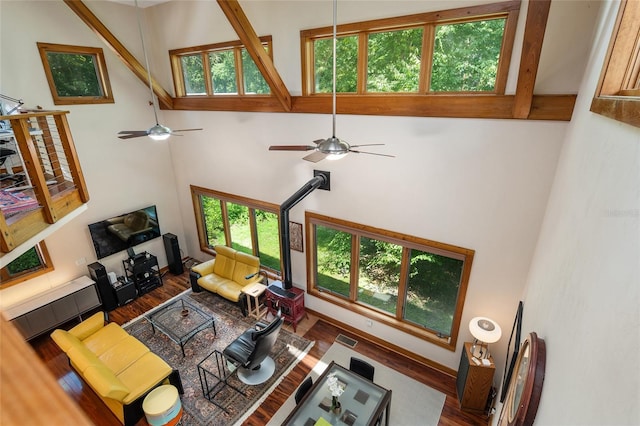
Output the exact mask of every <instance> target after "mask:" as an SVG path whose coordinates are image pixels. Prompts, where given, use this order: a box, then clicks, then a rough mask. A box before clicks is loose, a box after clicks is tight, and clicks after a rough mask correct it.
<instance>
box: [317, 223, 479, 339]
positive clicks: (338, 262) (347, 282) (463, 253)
mask: <svg viewBox="0 0 640 426" xmlns="http://www.w3.org/2000/svg"><path fill="white" fill-rule="evenodd" d="M306 220H307V222H309V223H310V224H311V229H312V230H313V233H312V236H311V239H310V242H311V246H312V247H313V251H312V258H311V264H310V268H311V271H310V275H309V284H308V291H309V293H310V294H312V295H314V296H316V297H320V298H323V299H327V300H328V301H330V302H333V303H336V304H338V305H341V306H344V307H346V308H347V309H350V310H353V311H356V312H358V313H361V314H363V315H365V316H371V317H372V318H375V319H376V320H381V321H383V322H387V323H388V324H389V325H392V326H394V327H398V328H402V329H407V330H412V332H413V333H414V334H415V333H419V334H421V335H424V336H425V337H426V338H428V339H429V340H434V341H437V342H439V343H442V340H445V341H446V342H447V343H448V344H449V345H452V346H453V347H455V338H456V337H457V334H458V330H457V326H458V325H459V323H460V318H461V315H462V306H463V304H464V300H463V298H462V297H461V295H462V294H465V293H466V286H467V280H468V277H469V274H470V271H471V263H472V261H473V254H474V253H473V250H469V249H464V248H461V247H455V246H450V245H447V244H444V243H437V242H433V241H429V240H424V239H421V238H417V237H413V236H409V235H401V234H398V233H395V232H391V231H386V230H382V229H377V228H371V227H367V226H364V225H360V224H355V223H350V222H346V221H344V220H337V219H336V220H334V219H332V218H329V217H327V216H321V215H318V214H315V213H311V212H307V213H306ZM355 260H357V262H355Z"/></svg>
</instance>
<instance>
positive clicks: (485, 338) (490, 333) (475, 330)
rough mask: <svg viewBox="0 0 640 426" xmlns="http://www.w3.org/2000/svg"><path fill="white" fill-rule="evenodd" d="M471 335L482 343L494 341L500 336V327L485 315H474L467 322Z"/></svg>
mask: <svg viewBox="0 0 640 426" xmlns="http://www.w3.org/2000/svg"><path fill="white" fill-rule="evenodd" d="M469 331H470V332H471V335H472V336H473V337H475V338H476V339H478V340H479V341H481V342H484V343H495V342H497V341H498V340H500V337H502V329H501V328H500V326H499V325H498V324H497V323H496V322H495V321H493V320H491V319H489V318H485V317H475V318H472V319H471V321H470V322H469Z"/></svg>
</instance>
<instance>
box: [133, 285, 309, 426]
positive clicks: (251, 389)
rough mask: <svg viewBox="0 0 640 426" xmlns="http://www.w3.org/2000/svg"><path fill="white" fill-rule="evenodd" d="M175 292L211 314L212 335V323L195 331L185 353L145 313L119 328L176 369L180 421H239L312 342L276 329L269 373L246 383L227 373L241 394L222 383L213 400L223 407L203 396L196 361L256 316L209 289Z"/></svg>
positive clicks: (225, 342) (228, 340)
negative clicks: (180, 388) (256, 381)
mask: <svg viewBox="0 0 640 426" xmlns="http://www.w3.org/2000/svg"><path fill="white" fill-rule="evenodd" d="M180 298H185V300H187V301H189V302H190V303H192V304H194V305H195V306H196V307H198V308H199V309H201V310H203V311H204V312H206V313H208V314H210V315H212V316H213V318H214V320H215V327H216V331H217V335H214V331H213V328H212V327H208V328H206V329H204V330H202V331H200V332H199V333H197V334H196V335H195V336H194V337H193V338H191V340H189V341H188V342H187V343H186V344H185V346H184V351H185V356H184V357H183V356H182V351H181V349H180V345H179V344H177V343H174V342H173V341H171V340H170V339H169V338H168V337H167V336H166V335H164V334H163V333H162V332H159V331H157V330H156V332H155V333H153V330H152V328H151V325H150V323H149V322H148V321H147V320H146V319H145V318H144V317H141V318H137V319H135V320H133V321H132V322H130V323H128V324H126V325H125V326H124V328H125V329H126V330H127V331H128V332H129V333H130V334H132V335H133V336H135V337H136V338H138V339H139V340H140V341H142V342H143V343H144V344H145V345H147V346H148V347H149V349H151V351H153V352H155V353H156V354H158V355H159V356H161V357H162V358H163V359H164V360H165V361H166V362H167V363H168V364H169V365H171V366H172V367H173V368H176V369H178V370H179V371H180V377H181V378H182V385H183V387H184V395H181V399H182V407H183V410H184V413H183V417H182V420H181V422H180V424H181V425H225V426H226V425H232V424H240V423H241V422H242V421H243V420H244V419H245V418H246V417H248V416H249V415H250V414H251V413H252V412H253V411H254V410H255V409H256V408H257V407H258V406H259V405H260V403H261V402H262V401H263V400H264V399H265V398H266V397H267V396H268V395H269V393H271V391H272V390H273V389H274V388H275V387H276V386H277V385H278V383H280V381H282V379H283V378H284V376H285V375H286V374H288V373H289V371H291V369H293V367H294V366H295V365H296V364H297V363H298V362H299V360H301V359H302V358H303V357H304V355H305V354H306V353H307V352H308V351H309V349H310V348H311V347H312V346H313V342H310V341H309V340H306V339H304V338H302V337H300V336H298V335H296V334H293V333H290V332H288V331H287V330H284V329H281V330H280V334H279V336H278V340H277V343H276V345H275V346H274V348H273V350H272V352H271V358H273V360H274V362H275V365H276V371H275V373H274V374H273V376H272V377H271V378H270V379H269V380H267V381H266V382H265V383H263V384H260V385H257V386H249V385H245V384H243V383H242V382H240V381H239V380H238V379H237V376H236V375H235V374H234V375H233V376H232V378H231V379H229V383H231V384H233V385H234V386H236V387H238V388H239V389H240V390H242V391H243V392H244V393H245V395H242V394H241V393H238V392H236V391H234V390H233V389H230V388H229V387H228V386H227V387H225V388H224V390H222V391H221V392H220V393H218V395H216V397H215V401H216V402H217V403H218V404H219V405H221V406H222V407H224V408H225V410H226V411H225V410H223V409H221V408H219V407H218V406H216V405H215V404H213V403H211V402H210V401H208V400H207V399H206V398H205V397H204V396H203V392H202V386H201V384H200V378H199V375H198V368H197V365H198V363H199V362H200V361H202V360H203V359H204V358H205V357H207V355H209V354H210V353H211V352H213V351H214V350H218V351H220V352H222V351H223V350H224V348H225V347H226V346H227V345H228V344H229V343H231V342H232V341H233V340H234V339H235V338H236V337H238V336H239V335H240V334H242V333H243V332H244V331H245V330H247V329H248V328H250V327H253V326H254V324H255V322H256V321H255V320H254V319H253V318H245V317H243V316H242V314H241V313H240V309H239V308H238V306H237V305H235V304H232V303H229V302H227V301H226V300H223V299H222V298H221V297H219V296H217V295H214V294H211V293H209V292H202V293H192V292H191V290H187V291H186V292H184V293H182V294H181V295H179V296H177V298H175V299H180ZM175 299H174V300H175ZM172 301H173V300H171V301H169V302H167V303H170V302H172ZM159 308H160V307H158V308H156V309H159ZM209 379H210V377H209ZM211 385H212V383H211V382H209V386H211Z"/></svg>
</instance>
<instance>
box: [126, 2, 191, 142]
mask: <svg viewBox="0 0 640 426" xmlns="http://www.w3.org/2000/svg"><path fill="white" fill-rule="evenodd" d="M135 6H136V17H137V19H138V30H140V39H141V40H142V52H143V53H144V62H145V65H146V67H147V78H148V81H149V91H150V92H151V100H152V104H153V115H154V116H155V118H156V124H155V125H154V126H152V127H151V128H149V129H148V130H123V131H121V132H118V134H119V135H120V136H118V137H119V138H120V139H132V138H139V137H141V136H149V137H150V138H151V139H153V140H155V141H161V140H165V139H167V138H168V137H169V136H182V135H180V134H177V133H176V132H190V131H193V130H202V129H181V130H171V129H170V128H168V127H167V126H163V125H162V124H160V123H158V106H157V105H156V97H155V94H154V93H153V84H152V83H151V68H149V58H148V57H147V49H146V47H145V43H144V32H143V31H142V24H141V21H140V8H139V7H138V0H135Z"/></svg>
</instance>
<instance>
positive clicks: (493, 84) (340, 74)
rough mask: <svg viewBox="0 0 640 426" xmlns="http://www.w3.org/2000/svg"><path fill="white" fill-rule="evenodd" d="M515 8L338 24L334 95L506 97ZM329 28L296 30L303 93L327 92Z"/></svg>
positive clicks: (330, 51) (499, 5)
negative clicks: (336, 93)
mask: <svg viewBox="0 0 640 426" xmlns="http://www.w3.org/2000/svg"><path fill="white" fill-rule="evenodd" d="M519 7H520V2H519V1H517V2H504V3H496V4H490V5H482V6H476V7H470V8H460V9H451V10H445V11H441V12H434V13H424V14H418V15H410V16H402V17H397V18H388V19H379V20H375V21H367V22H360V23H355V24H347V25H340V26H338V30H337V32H338V37H337V43H336V51H337V54H336V91H337V92H340V93H354V94H359V95H363V94H380V93H395V94H402V93H406V94H438V93H460V92H472V93H495V94H504V90H505V86H506V80H507V72H508V68H509V61H510V57H511V50H512V47H513V41H514V36H515V22H516V21H517V16H518V12H519ZM332 31H333V27H325V28H319V29H313V30H306V31H302V32H301V43H302V49H303V53H302V60H303V67H302V69H303V93H304V95H309V94H323V93H332V90H333V89H332V84H333V83H332V78H333V77H332V73H333V71H332V56H333V35H332Z"/></svg>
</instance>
